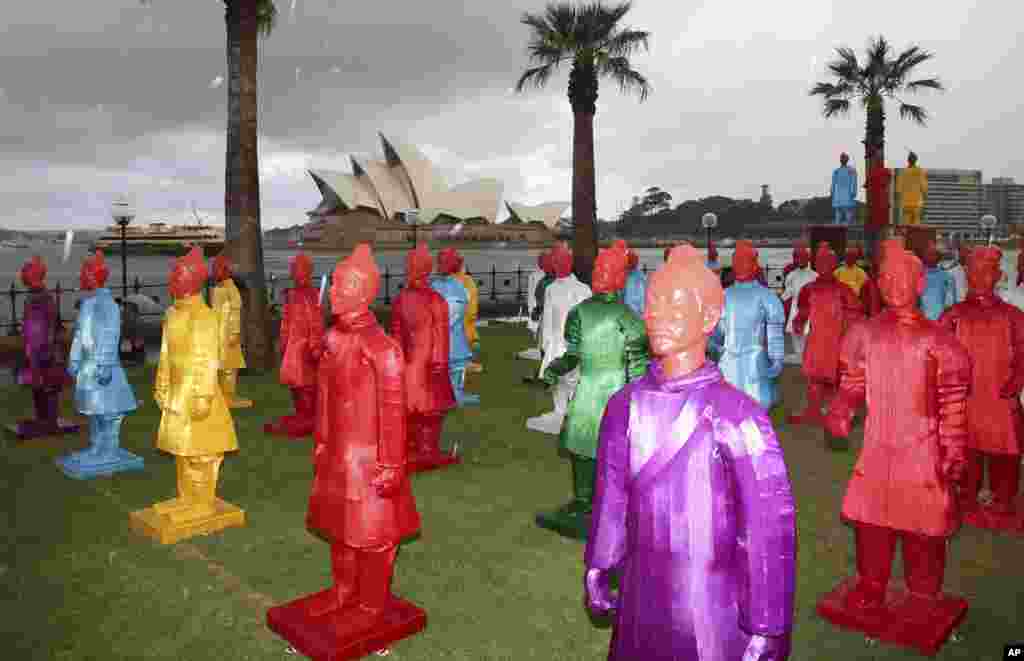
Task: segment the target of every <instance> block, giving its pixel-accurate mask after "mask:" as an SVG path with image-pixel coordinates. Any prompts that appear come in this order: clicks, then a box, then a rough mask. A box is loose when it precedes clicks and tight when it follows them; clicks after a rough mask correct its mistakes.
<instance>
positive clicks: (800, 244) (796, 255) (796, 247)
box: [793, 239, 807, 264]
mask: <svg viewBox="0 0 1024 661" xmlns="http://www.w3.org/2000/svg"><path fill="white" fill-rule="evenodd" d="M806 250H807V242H806V241H804V240H803V239H798V240H796V241H794V242H793V263H794V264H795V263H797V262H798V261H799V259H800V253H801V251H806Z"/></svg>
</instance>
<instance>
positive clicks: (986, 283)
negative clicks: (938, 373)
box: [939, 246, 1024, 532]
mask: <svg viewBox="0 0 1024 661" xmlns="http://www.w3.org/2000/svg"><path fill="white" fill-rule="evenodd" d="M1002 257H1003V254H1002V251H1000V250H999V248H996V247H994V246H992V247H978V248H975V249H974V250H972V251H971V253H970V257H969V258H968V262H967V283H968V294H967V300H965V301H964V302H963V303H957V304H956V305H954V306H953V307H951V308H949V309H948V310H946V311H945V312H944V313H943V315H942V317H941V318H940V319H939V323H940V324H942V326H944V327H945V328H946V329H947V330H949V331H951V332H953V333H954V334H955V335H956V336H957V338H958V339H959V340H960V343H961V344H963V346H964V348H966V349H967V353H968V355H970V357H971V365H972V369H971V389H970V396H969V397H968V399H967V434H968V436H967V447H968V451H967V479H966V480H965V484H964V485H962V486H961V488H960V499H961V500H960V505H961V511H962V512H963V513H964V521H965V522H967V523H969V524H971V525H974V526H978V527H982V528H991V529H995V530H1014V531H1016V532H1024V508H1019V507H1018V506H1017V504H1016V503H1015V500H1016V499H1017V487H1018V483H1019V481H1020V456H1021V439H1022V436H1024V434H1022V432H1024V417H1022V415H1021V405H1020V400H1019V395H1020V391H1021V388H1024V312H1021V311H1020V310H1018V309H1017V308H1015V307H1014V306H1012V305H1010V304H1009V303H1005V302H1003V301H1001V300H1000V299H999V298H998V297H997V296H996V295H995V286H996V283H997V282H999V280H1000V279H1001V278H1002V275H1003V274H1002V271H1001V270H1000V268H999V263H1000V261H1001V260H1002ZM984 460H987V462H988V481H989V487H990V488H991V490H992V502H991V503H990V504H988V505H987V506H984V507H979V506H978V490H979V489H980V487H981V479H982V475H983V472H984V471H983V469H984V467H983V461H984Z"/></svg>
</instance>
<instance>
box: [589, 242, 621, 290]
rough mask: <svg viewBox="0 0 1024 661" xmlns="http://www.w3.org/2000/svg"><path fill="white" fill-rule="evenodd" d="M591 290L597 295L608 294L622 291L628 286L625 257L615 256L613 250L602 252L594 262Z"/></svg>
mask: <svg viewBox="0 0 1024 661" xmlns="http://www.w3.org/2000/svg"><path fill="white" fill-rule="evenodd" d="M590 286H591V290H592V291H593V292H594V293H595V294H607V293H611V292H617V291H620V290H622V288H623V287H625V286H626V259H625V255H615V254H613V253H612V250H611V249H609V250H602V251H601V254H599V255H598V256H597V260H596V261H595V262H594V274H593V276H592V277H591V285H590Z"/></svg>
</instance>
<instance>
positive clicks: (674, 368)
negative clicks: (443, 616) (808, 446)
mask: <svg viewBox="0 0 1024 661" xmlns="http://www.w3.org/2000/svg"><path fill="white" fill-rule="evenodd" d="M724 303H725V296H724V293H723V291H722V287H721V285H720V284H719V279H718V277H717V276H716V275H715V274H714V273H712V272H711V271H710V270H709V269H708V268H707V266H705V264H704V256H703V255H702V254H701V253H699V252H697V250H696V249H694V248H693V247H692V246H689V245H686V244H684V245H682V246H679V247H677V248H675V249H673V251H672V254H671V255H670V257H669V260H668V262H667V263H666V264H665V266H663V267H662V268H661V269H660V270H659V271H658V272H657V273H655V274H654V275H653V276H652V278H651V280H650V284H649V286H648V289H647V297H646V307H645V313H644V316H645V319H644V320H645V322H646V325H647V335H648V337H649V339H650V345H651V352H652V353H653V354H654V356H655V357H656V359H657V360H656V361H654V362H651V364H650V366H649V368H648V370H647V374H645V375H644V376H643V377H641V378H639V379H637V380H636V381H633V382H632V383H630V384H628V385H627V386H625V387H624V388H622V389H621V390H619V391H618V392H617V393H616V394H615V395H614V396H612V398H611V400H610V401H609V402H608V406H607V408H606V409H605V412H604V418H603V419H602V422H601V434H600V441H599V446H598V451H597V488H596V494H595V499H594V509H593V519H592V523H591V528H590V538H589V540H588V541H587V549H586V555H585V558H584V560H585V562H586V576H585V579H584V587H585V590H586V595H587V605H588V606H589V607H590V609H591V610H592V611H595V612H597V613H608V612H614V613H615V630H614V633H613V635H612V641H611V650H610V652H609V654H608V659H609V661H636V660H639V659H643V661H712V660H713V661H741V660H742V661H769V660H770V661H783V660H785V659H787V658H788V657H789V648H790V632H791V630H792V626H793V594H794V588H795V560H796V524H795V512H794V504H793V496H792V494H791V491H790V485H789V477H788V475H787V471H786V464H785V461H784V459H783V456H782V450H781V449H780V447H779V444H778V441H777V440H776V437H775V432H774V430H773V429H772V425H771V420H770V418H769V417H768V415H767V413H766V412H765V410H764V408H762V407H761V406H760V405H759V404H758V403H757V402H755V401H754V400H753V399H751V398H750V397H748V396H747V395H745V394H744V393H742V392H741V391H739V390H737V389H736V388H735V387H733V386H731V385H729V384H728V383H727V382H726V381H725V380H724V379H723V378H722V374H721V372H719V371H718V368H717V367H716V366H715V365H714V364H713V363H706V362H705V358H704V352H705V348H706V345H707V341H708V336H709V335H711V333H712V332H713V331H714V329H715V325H716V324H717V323H718V320H719V317H720V316H721V314H722V308H723V306H724ZM612 571H617V573H618V576H619V591H618V594H617V595H613V594H612V590H611V587H610V581H609V578H610V576H609V574H610V573H611V572H612Z"/></svg>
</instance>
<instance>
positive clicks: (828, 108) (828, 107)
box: [824, 99, 850, 117]
mask: <svg viewBox="0 0 1024 661" xmlns="http://www.w3.org/2000/svg"><path fill="white" fill-rule="evenodd" d="M849 112H850V100H849V99H825V108H824V115H825V117H836V116H838V115H845V114H847V113H849Z"/></svg>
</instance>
